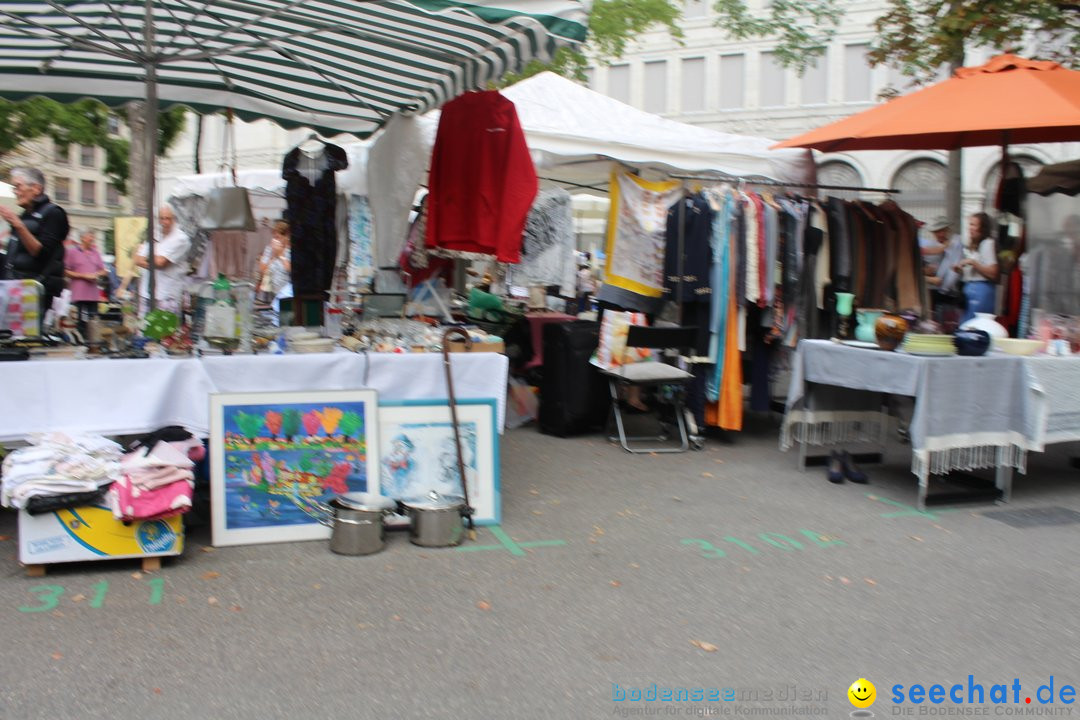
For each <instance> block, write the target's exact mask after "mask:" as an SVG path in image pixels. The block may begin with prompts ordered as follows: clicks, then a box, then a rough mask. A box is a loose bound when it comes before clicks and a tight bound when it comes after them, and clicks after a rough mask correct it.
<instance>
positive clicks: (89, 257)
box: [64, 230, 108, 329]
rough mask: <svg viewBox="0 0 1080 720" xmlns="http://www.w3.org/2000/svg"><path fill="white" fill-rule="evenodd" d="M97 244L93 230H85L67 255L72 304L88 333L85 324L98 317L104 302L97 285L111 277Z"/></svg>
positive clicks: (65, 268)
mask: <svg viewBox="0 0 1080 720" xmlns="http://www.w3.org/2000/svg"><path fill="white" fill-rule="evenodd" d="M96 240H97V238H96V237H95V236H94V231H93V230H83V231H82V232H81V233H79V242H77V243H75V244H74V245H73V246H71V247H69V248H68V249H67V250H66V251H65V252H64V274H65V275H67V278H68V289H69V290H71V301H72V302H73V303H75V307H77V308H78V309H79V326H80V329H85V327H86V321H87V320H89V319H90V318H92V317H93V316H94V315H96V314H97V304H98V302H99V301H100V299H101V290H100V288H99V287H98V281H100V280H101V278H102V277H104V276H106V275H108V271H107V270H106V269H105V261H104V260H102V259H101V253H99V252H98V249H97V242H96Z"/></svg>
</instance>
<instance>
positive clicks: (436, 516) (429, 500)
mask: <svg viewBox="0 0 1080 720" xmlns="http://www.w3.org/2000/svg"><path fill="white" fill-rule="evenodd" d="M401 506H402V508H404V512H405V514H406V515H408V516H409V541H410V542H411V543H413V544H414V545H421V546H423V547H452V546H454V545H460V544H461V541H462V540H463V539H464V538H465V519H466V518H467V517H468V516H469V514H470V513H471V509H470V508H469V506H468V505H467V504H466V503H465V499H464V498H463V497H460V496H458V495H440V494H439V493H437V492H435V491H434V490H432V491H431V492H429V493H428V494H427V495H424V496H422V497H419V498H415V499H411V500H402V501H401Z"/></svg>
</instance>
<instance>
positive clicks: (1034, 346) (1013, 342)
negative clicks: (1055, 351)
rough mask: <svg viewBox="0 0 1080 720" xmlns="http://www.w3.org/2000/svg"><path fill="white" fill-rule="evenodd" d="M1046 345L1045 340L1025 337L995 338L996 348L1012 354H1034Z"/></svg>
mask: <svg viewBox="0 0 1080 720" xmlns="http://www.w3.org/2000/svg"><path fill="white" fill-rule="evenodd" d="M1044 347H1046V341H1045V340H1025V339H1023V338H998V337H996V338H994V349H995V350H1000V351H1001V352H1006V353H1009V354H1010V355H1034V354H1035V353H1037V352H1039V351H1040V350H1042V349H1043V348H1044Z"/></svg>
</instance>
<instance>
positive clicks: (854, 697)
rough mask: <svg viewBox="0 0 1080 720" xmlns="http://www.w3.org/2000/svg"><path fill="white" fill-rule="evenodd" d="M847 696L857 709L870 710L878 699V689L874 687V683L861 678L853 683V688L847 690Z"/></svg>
mask: <svg viewBox="0 0 1080 720" xmlns="http://www.w3.org/2000/svg"><path fill="white" fill-rule="evenodd" d="M847 696H848V700H850V701H851V704H852V705H854V706H855V707H857V708H868V707H870V706H871V705H873V704H874V698H876V697H877V688H875V687H874V683H872V682H870V681H869V680H867V679H866V678H859V679H858V680H856V681H855V682H853V683H851V687H849V688H848V690H847Z"/></svg>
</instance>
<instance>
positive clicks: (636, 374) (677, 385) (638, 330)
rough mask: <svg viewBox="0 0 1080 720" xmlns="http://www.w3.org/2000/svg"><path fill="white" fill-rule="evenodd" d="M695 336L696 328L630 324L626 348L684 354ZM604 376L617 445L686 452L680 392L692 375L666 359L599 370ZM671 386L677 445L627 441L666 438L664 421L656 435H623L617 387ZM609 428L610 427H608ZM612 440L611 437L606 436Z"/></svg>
mask: <svg viewBox="0 0 1080 720" xmlns="http://www.w3.org/2000/svg"><path fill="white" fill-rule="evenodd" d="M696 337H697V328H696V327H645V326H642V325H631V326H630V328H629V329H628V334H627V336H626V347H627V349H629V348H650V349H653V350H656V351H658V352H662V351H664V350H675V351H678V352H681V353H685V351H688V350H689V349H690V348H691V347H693V346H694V342H695V339H696ZM601 372H602V373H603V374H604V375H606V376H607V378H608V387H609V389H610V390H611V408H612V413H613V415H614V416H615V426H616V428H617V429H618V433H619V435H618V440H619V444H620V445H622V447H623V450H626V451H627V452H631V453H647V452H655V453H663V452H686V451H687V450H688V449H689V448H690V439H689V435H688V434H687V431H686V418H685V413H684V401H683V395H684V394H685V391H686V385H687V384H688V383H689V382H690V380H691V379H692V378H693V375H691V374H690V373H688V372H686V371H685V370H680V369H679V368H677V367H675V366H674V365H669V364H667V363H666V362H662V361H659V360H658V361H656V362H639V363H629V364H623V365H622V366H621V367H619V368H618V369H617V370H602V371H601ZM662 386H671V387H673V388H674V389H675V392H674V403H673V405H674V410H675V424H676V426H677V427H678V429H679V437H680V439H681V444H680V445H679V446H678V447H670V446H666V447H665V446H661V447H642V446H640V445H634V446H631V445H630V441H648V440H652V441H664V440H667V439H668V436H667V433H666V432H665V429H666V428H665V423H664V422H663V421H662V420H659V418H657V419H658V421H659V422H660V433H658V434H657V435H647V436H634V437H628V436H627V435H626V423H625V421H624V420H623V415H622V408H621V407H620V404H619V388H620V387H624V388H628V387H643V388H644V387H662ZM609 427H610V426H609ZM609 439H610V440H612V441H614V440H615V437H610V438H609Z"/></svg>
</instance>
